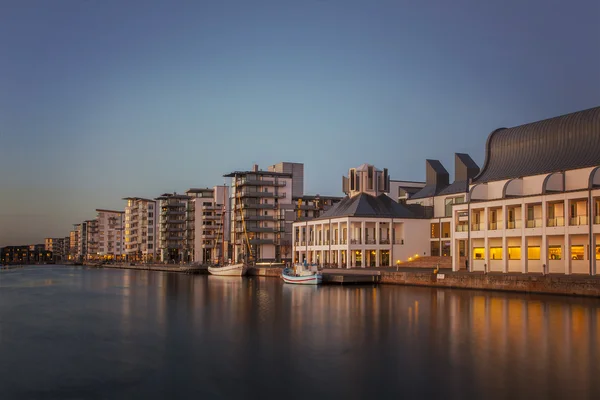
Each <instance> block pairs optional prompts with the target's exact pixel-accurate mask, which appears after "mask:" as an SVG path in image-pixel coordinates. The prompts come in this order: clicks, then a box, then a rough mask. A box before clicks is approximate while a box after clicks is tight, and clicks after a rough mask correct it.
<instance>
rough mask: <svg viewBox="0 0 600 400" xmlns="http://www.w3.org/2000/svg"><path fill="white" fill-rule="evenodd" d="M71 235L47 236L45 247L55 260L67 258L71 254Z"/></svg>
mask: <svg viewBox="0 0 600 400" xmlns="http://www.w3.org/2000/svg"><path fill="white" fill-rule="evenodd" d="M69 242H70V240H69V237H66V238H65V237H61V238H45V239H44V249H45V250H46V251H49V252H51V253H52V260H53V261H54V262H58V261H63V260H67V259H68V256H69Z"/></svg>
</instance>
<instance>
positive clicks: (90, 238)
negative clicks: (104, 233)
mask: <svg viewBox="0 0 600 400" xmlns="http://www.w3.org/2000/svg"><path fill="white" fill-rule="evenodd" d="M84 227H85V229H86V235H85V238H86V246H85V247H86V252H85V259H86V260H90V261H92V260H94V261H95V260H98V259H100V256H99V252H98V250H99V248H100V246H99V244H100V243H99V241H98V238H99V229H98V220H96V219H91V220H87V221H84Z"/></svg>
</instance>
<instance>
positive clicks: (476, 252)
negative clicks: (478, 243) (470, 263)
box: [473, 247, 485, 260]
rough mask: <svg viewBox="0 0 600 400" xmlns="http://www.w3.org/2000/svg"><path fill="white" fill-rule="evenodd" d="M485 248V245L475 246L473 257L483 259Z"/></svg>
mask: <svg viewBox="0 0 600 400" xmlns="http://www.w3.org/2000/svg"><path fill="white" fill-rule="evenodd" d="M484 253H485V249H484V248H483V247H475V248H473V259H474V260H483V259H484V258H485V257H484V255H483V254H484Z"/></svg>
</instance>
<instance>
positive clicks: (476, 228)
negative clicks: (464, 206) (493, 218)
mask: <svg viewBox="0 0 600 400" xmlns="http://www.w3.org/2000/svg"><path fill="white" fill-rule="evenodd" d="M481 225H482V224H471V230H472V231H480V230H481Z"/></svg>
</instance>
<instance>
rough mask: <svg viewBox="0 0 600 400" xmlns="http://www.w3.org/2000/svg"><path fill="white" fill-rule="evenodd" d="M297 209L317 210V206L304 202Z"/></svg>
mask: <svg viewBox="0 0 600 400" xmlns="http://www.w3.org/2000/svg"><path fill="white" fill-rule="evenodd" d="M296 209H297V210H316V209H317V206H316V205H310V204H302V205H300V206H298V207H296Z"/></svg>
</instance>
